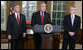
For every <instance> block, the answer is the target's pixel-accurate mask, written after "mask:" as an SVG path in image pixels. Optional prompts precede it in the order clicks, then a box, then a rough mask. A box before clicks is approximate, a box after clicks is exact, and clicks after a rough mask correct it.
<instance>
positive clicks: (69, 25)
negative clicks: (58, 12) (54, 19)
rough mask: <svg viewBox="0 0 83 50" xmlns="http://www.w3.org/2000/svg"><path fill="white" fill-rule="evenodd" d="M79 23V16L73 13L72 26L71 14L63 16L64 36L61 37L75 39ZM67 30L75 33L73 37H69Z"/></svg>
mask: <svg viewBox="0 0 83 50" xmlns="http://www.w3.org/2000/svg"><path fill="white" fill-rule="evenodd" d="M80 23H81V20H80V17H79V16H77V15H75V19H74V23H73V26H72V22H71V15H70V14H68V15H66V16H65V17H64V20H63V26H64V37H63V38H65V39H69V38H74V39H76V37H77V33H78V30H79V29H80ZM69 32H74V33H75V35H74V36H73V37H71V36H70V35H69Z"/></svg>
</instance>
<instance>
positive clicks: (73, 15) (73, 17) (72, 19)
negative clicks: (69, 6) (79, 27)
mask: <svg viewBox="0 0 83 50" xmlns="http://www.w3.org/2000/svg"><path fill="white" fill-rule="evenodd" d="M74 19H75V14H71V22H72V26H73V24H74Z"/></svg>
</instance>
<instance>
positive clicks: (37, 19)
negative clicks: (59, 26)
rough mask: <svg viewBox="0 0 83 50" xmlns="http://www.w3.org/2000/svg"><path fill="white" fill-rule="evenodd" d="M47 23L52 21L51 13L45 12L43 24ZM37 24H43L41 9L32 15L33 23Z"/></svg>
mask: <svg viewBox="0 0 83 50" xmlns="http://www.w3.org/2000/svg"><path fill="white" fill-rule="evenodd" d="M47 23H51V19H50V14H49V13H46V12H44V17H43V25H45V24H47ZM36 24H38V25H42V22H41V15H40V11H38V12H35V13H33V15H32V20H31V25H32V26H34V25H36Z"/></svg>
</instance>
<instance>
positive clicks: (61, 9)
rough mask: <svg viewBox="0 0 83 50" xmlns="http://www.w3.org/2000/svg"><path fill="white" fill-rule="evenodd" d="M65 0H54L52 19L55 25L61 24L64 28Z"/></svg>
mask: <svg viewBox="0 0 83 50" xmlns="http://www.w3.org/2000/svg"><path fill="white" fill-rule="evenodd" d="M65 3H66V2H65V1H52V7H51V20H52V23H53V24H55V25H60V26H61V28H62V30H63V18H64V15H65V12H66V10H65V7H66V4H65Z"/></svg>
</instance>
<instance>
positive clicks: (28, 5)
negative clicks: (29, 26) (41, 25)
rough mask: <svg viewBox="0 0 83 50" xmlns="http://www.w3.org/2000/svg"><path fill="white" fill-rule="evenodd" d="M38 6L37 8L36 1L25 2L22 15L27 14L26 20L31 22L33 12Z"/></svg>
mask: <svg viewBox="0 0 83 50" xmlns="http://www.w3.org/2000/svg"><path fill="white" fill-rule="evenodd" d="M36 6H37V2H36V1H23V6H22V13H23V14H25V16H26V20H31V16H32V14H33V12H35V11H36V9H37V7H36ZM25 12H26V13H25Z"/></svg>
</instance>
